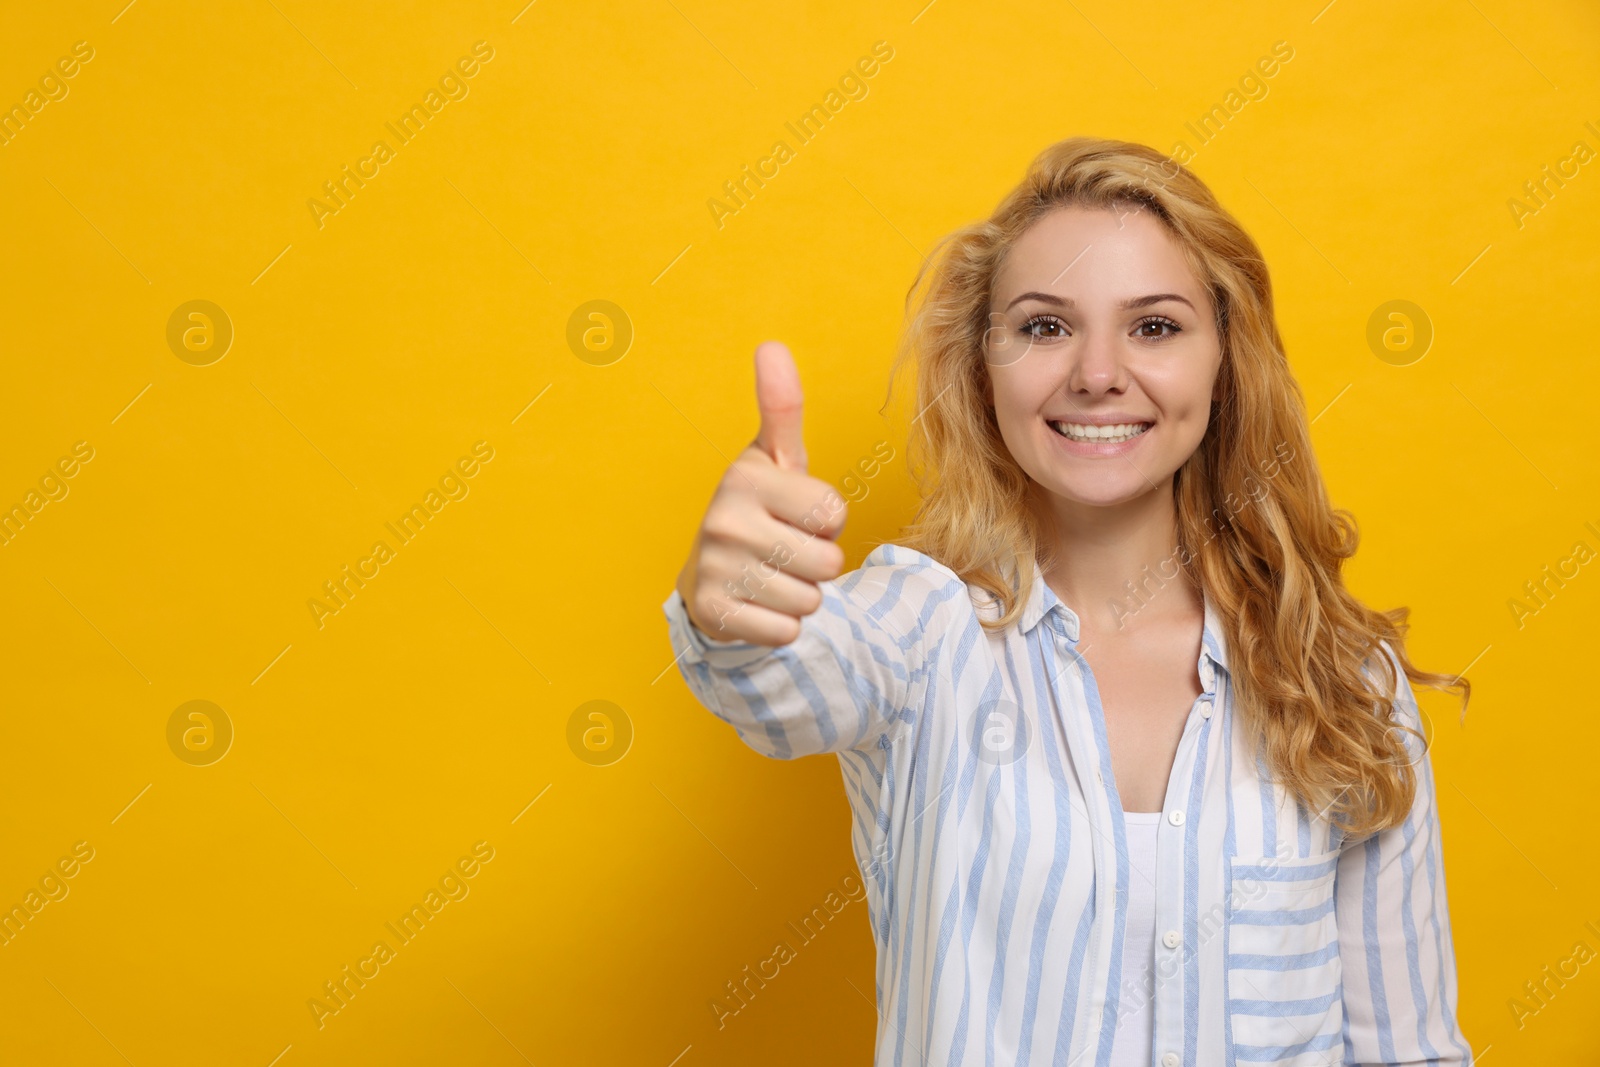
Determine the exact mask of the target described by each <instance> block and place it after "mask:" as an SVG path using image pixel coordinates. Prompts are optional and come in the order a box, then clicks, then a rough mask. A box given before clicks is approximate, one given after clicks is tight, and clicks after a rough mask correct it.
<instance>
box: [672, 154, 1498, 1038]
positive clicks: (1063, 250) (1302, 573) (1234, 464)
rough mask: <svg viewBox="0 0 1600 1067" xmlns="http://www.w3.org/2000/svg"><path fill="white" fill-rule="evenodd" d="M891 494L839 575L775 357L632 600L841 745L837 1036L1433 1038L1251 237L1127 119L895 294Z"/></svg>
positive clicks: (1445, 919)
mask: <svg viewBox="0 0 1600 1067" xmlns="http://www.w3.org/2000/svg"><path fill="white" fill-rule="evenodd" d="M908 305H909V306H910V310H911V315H910V318H909V325H908V329H907V332H906V336H905V340H904V344H903V347H902V350H901V352H900V357H899V360H898V362H897V364H896V370H898V369H900V367H902V366H906V365H910V366H913V367H914V369H915V371H916V376H915V380H916V397H917V404H916V407H917V410H918V412H919V415H918V417H917V420H916V425H915V427H914V431H913V433H912V434H911V437H910V440H909V446H910V450H911V455H912V457H913V469H914V471H915V472H916V475H917V480H918V483H919V486H920V489H921V497H922V499H921V504H920V507H919V509H918V512H917V515H916V521H915V523H914V524H913V525H912V526H911V527H910V528H909V529H908V530H907V531H906V533H905V536H903V537H902V538H901V539H900V540H899V541H898V543H894V544H883V545H879V546H878V547H877V548H875V549H874V550H873V551H872V552H871V554H870V555H868V556H867V558H866V560H865V562H864V563H863V565H862V566H861V567H860V568H859V569H858V570H855V571H853V572H851V573H849V574H844V575H841V571H842V569H843V566H844V553H843V552H842V550H841V549H840V548H839V546H838V545H837V544H836V543H835V539H836V538H837V536H838V534H839V532H840V530H841V528H842V526H843V523H844V519H845V507H844V501H843V500H842V499H841V498H840V496H839V494H838V493H837V492H835V491H833V490H832V488H831V487H830V486H828V485H827V484H826V483H825V482H822V481H819V480H817V479H815V478H813V477H811V476H810V475H808V474H807V473H806V461H805V449H804V446H803V443H802V437H801V422H800V416H801V390H800V383H799V377H798V373H797V371H796V369H795V365H794V362H793V360H792V358H791V357H790V355H789V353H788V351H787V350H786V349H785V348H784V347H783V346H782V345H780V344H777V343H774V342H768V343H766V344H764V345H762V346H761V347H760V348H758V349H757V351H756V381H757V386H756V388H757V397H758V404H759V408H760V413H761V424H760V433H759V435H758V436H757V438H756V440H755V441H754V442H753V443H752V444H751V445H750V447H749V448H747V449H746V450H745V451H744V452H743V453H742V454H741V455H740V456H739V458H738V459H737V460H736V461H735V462H734V464H733V466H732V467H731V468H730V469H729V471H728V472H727V474H726V475H725V476H724V477H723V479H722V481H721V484H720V485H719V486H718V487H717V490H716V493H715V496H714V497H713V499H712V500H711V503H710V505H709V506H708V508H707V510H706V513H705V519H704V522H703V524H702V525H701V528H700V530H699V532H698V534H697V535H696V537H695V540H694V544H693V548H692V549H691V551H690V554H689V559H688V562H687V563H686V564H685V566H684V568H683V571H682V573H681V575H680V576H679V579H678V584H677V588H676V589H675V590H674V591H673V593H672V594H671V595H670V596H669V597H668V598H667V601H666V603H665V604H664V605H663V608H664V610H665V612H666V615H667V618H668V620H669V623H670V634H671V638H672V642H673V645H674V647H675V649H676V650H677V651H678V652H679V653H680V659H679V665H680V670H681V671H682V673H683V677H684V679H685V680H686V681H687V683H688V684H689V686H690V688H691V689H692V690H693V692H694V694H695V696H696V697H697V698H698V699H699V700H700V702H701V703H703V704H704V705H705V706H706V707H707V708H708V709H709V710H710V711H711V712H713V713H714V714H716V715H717V716H719V717H720V718H722V719H724V720H726V721H727V722H728V723H730V724H731V725H732V726H733V727H734V729H735V730H736V731H738V734H739V736H740V737H741V738H742V739H743V740H744V741H745V743H747V744H748V745H749V746H750V747H752V748H754V749H755V750H756V751H758V752H762V753H764V754H766V755H768V756H773V757H777V758H782V759H790V758H795V757H798V756H804V755H810V754H814V753H822V752H832V753H835V754H837V756H838V758H839V761H840V764H841V766H842V768H843V772H844V780H845V785H846V789H847V793H848V796H849V800H850V804H851V807H852V809H853V812H854V816H855V818H854V826H853V836H852V844H853V847H854V851H855V854H856V858H857V862H858V863H859V864H860V867H861V872H862V875H863V879H864V881H865V884H866V888H867V899H868V904H869V908H870V920H871V925H872V930H873V934H874V936H875V939H876V942H877V994H878V1009H879V1024H878V1035H877V1048H876V1056H875V1063H876V1064H878V1065H880V1067H884V1065H890V1064H893V1065H896V1067H898V1065H910V1064H924V1063H926V1064H963V1065H965V1064H972V1065H979V1064H981V1065H985V1067H992V1065H997V1064H998V1065H1010V1064H1077V1065H1083V1067H1090V1065H1094V1067H1133V1065H1139V1067H1151V1065H1159V1067H1178V1065H1180V1064H1182V1065H1184V1067H1222V1065H1228V1067H1232V1065H1235V1064H1240V1065H1243V1064H1279V1065H1294V1067H1300V1065H1311V1064H1318V1065H1332V1064H1341V1063H1346V1064H1423V1063H1427V1064H1467V1063H1470V1062H1471V1059H1472V1051H1471V1048H1470V1047H1469V1044H1468V1042H1467V1039H1466V1038H1465V1036H1463V1035H1462V1033H1461V1031H1460V1029H1459V1027H1458V1025H1457V1021H1456V968H1455V957H1454V949H1453V945H1452V939H1451V931H1450V918H1449V911H1448V905H1447V898H1446V893H1445V871H1444V862H1443V851H1442V845H1441V834H1440V825H1439V818H1438V810H1437V804H1436V799H1435V796H1436V794H1435V787H1434V781H1433V774H1432V767H1431V762H1430V760H1429V757H1428V752H1427V743H1426V736H1425V732H1424V730H1423V724H1422V722H1421V715H1420V711H1419V708H1418V705H1417V703H1416V700H1415V697H1414V694H1413V692H1412V689H1411V686H1410V682H1409V681H1407V679H1410V680H1412V681H1416V682H1419V683H1423V684H1427V685H1429V686H1432V687H1434V688H1439V689H1446V690H1451V691H1455V692H1458V693H1459V694H1460V696H1461V698H1462V699H1463V700H1465V699H1466V698H1467V696H1468V695H1469V693H1470V687H1469V686H1468V684H1467V683H1466V682H1465V681H1463V680H1460V679H1456V680H1452V679H1451V678H1450V677H1449V676H1447V675H1442V674H1433V673H1428V672H1423V671H1420V670H1418V669H1417V668H1415V667H1414V666H1413V665H1412V664H1411V662H1410V660H1409V658H1408V657H1407V655H1406V652H1405V647H1404V640H1403V639H1404V635H1405V632H1406V629H1407V624H1406V621H1405V620H1406V618H1407V615H1408V611H1407V609H1404V608H1398V609H1394V610H1392V611H1388V612H1379V611H1375V610H1373V609H1371V608H1368V607H1367V606H1365V605H1364V604H1362V603H1361V602H1359V601H1358V600H1357V599H1356V598H1355V597H1354V596H1352V595H1351V594H1350V592H1349V591H1348V590H1347V589H1346V588H1345V586H1344V583H1343V581H1342V578H1341V574H1340V571H1341V568H1342V566H1343V564H1344V562H1345V560H1347V559H1349V558H1350V557H1351V556H1352V555H1353V554H1354V552H1355V549H1356V543H1357V540H1358V538H1357V532H1356V526H1355V523H1354V521H1353V520H1352V519H1351V518H1350V517H1349V515H1348V514H1347V513H1345V512H1342V511H1339V510H1336V509H1334V508H1333V507H1332V506H1331V504H1330V503H1329V500H1328V495H1327V491H1326V489H1325V487H1324V485H1323V482H1322V478H1321V476H1320V474H1319V472H1318V468H1317V464H1316V460H1315V458H1314V456H1313V455H1312V450H1311V442H1310V438H1309V435H1308V430H1307V419H1306V413H1305V406H1304V403H1303V400H1302V397H1301V394H1300V390H1299V387H1298V386H1297V385H1296V383H1295V381H1294V378H1293V376H1292V375H1291V372H1290V368H1289V364H1288V361H1287V358H1286V356H1285V353H1284V346H1283V342H1282V340H1281V338H1280V337H1279V334H1278V329H1277V325H1276V323H1275V321H1274V316H1273V305H1272V290H1271V283H1270V280H1269V277H1268V273H1267V267H1266V263H1265V262H1264V260H1263V259H1262V256H1261V252H1260V251H1259V249H1258V248H1257V247H1256V245H1255V243H1254V242H1253V241H1252V240H1251V238H1250V237H1249V236H1248V235H1247V234H1246V233H1245V232H1244V230H1243V229H1242V228H1241V227H1240V225H1239V223H1238V222H1237V221H1235V220H1234V218H1233V217H1232V216H1231V215H1229V214H1228V213H1227V212H1226V211H1224V210H1223V208H1222V207H1221V206H1219V204H1218V203H1217V201H1216V200H1215V198H1214V197H1213V196H1212V194H1211V192H1210V191H1209V190H1208V189H1207V188H1206V187H1205V185H1204V184H1202V183H1201V182H1200V180H1199V179H1198V178H1196V177H1195V176H1194V175H1193V174H1191V173H1190V172H1189V171H1187V170H1185V169H1183V168H1182V167H1180V166H1178V165H1177V164H1175V163H1173V162H1172V161H1171V160H1169V159H1168V158H1167V157H1165V156H1163V155H1161V154H1160V153H1158V152H1156V151H1154V150H1152V149H1149V148H1146V147H1144V146H1142V145H1137V144H1129V143H1124V142H1119V141H1108V140H1100V139H1090V138H1075V139H1071V140H1067V141H1063V142H1061V143H1059V144H1056V145H1053V146H1051V147H1050V148H1048V149H1047V150H1045V151H1044V152H1043V153H1041V154H1040V155H1039V156H1038V157H1037V158H1036V159H1035V161H1034V162H1033V164H1032V166H1031V167H1030V168H1029V170H1028V172H1027V174H1026V176H1025V177H1024V179H1023V180H1022V182H1021V184H1020V185H1018V187H1017V188H1016V189H1015V190H1014V191H1013V192H1011V193H1010V194H1009V195H1008V196H1007V197H1006V198H1005V199H1004V201H1003V202H1002V203H1001V204H1000V205H999V207H998V208H997V209H996V210H995V212H994V213H993V215H992V216H991V217H990V218H989V219H988V220H986V221H984V222H981V223H978V224H976V225H973V226H970V227H968V228H965V229H962V230H959V231H957V232H956V233H954V234H952V235H950V236H949V237H947V238H946V239H945V240H944V241H943V242H941V244H940V246H939V247H938V248H937V249H936V250H935V252H934V254H933V255H931V256H930V257H929V259H928V261H927V262H926V263H925V264H924V265H923V268H922V270H921V272H920V273H919V275H918V278H917V281H916V282H915V283H914V284H913V285H912V287H911V291H910V293H909V294H908Z"/></svg>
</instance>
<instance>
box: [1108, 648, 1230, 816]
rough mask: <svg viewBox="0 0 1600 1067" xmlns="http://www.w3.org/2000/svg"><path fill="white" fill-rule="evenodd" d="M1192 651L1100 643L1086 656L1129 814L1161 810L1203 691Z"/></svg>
mask: <svg viewBox="0 0 1600 1067" xmlns="http://www.w3.org/2000/svg"><path fill="white" fill-rule="evenodd" d="M1197 657H1198V642H1196V647H1195V648H1193V649H1191V648H1189V647H1188V646H1187V645H1184V646H1183V647H1182V648H1181V649H1179V648H1177V647H1176V646H1175V645H1173V644H1172V643H1165V644H1159V643H1151V642H1134V641H1120V642H1119V641H1115V640H1107V639H1101V640H1098V641H1094V642H1092V643H1091V644H1090V646H1089V647H1088V649H1087V650H1086V651H1085V652H1084V660H1085V661H1086V662H1087V664H1088V666H1089V672H1090V676H1091V680H1090V681H1089V682H1086V684H1093V685H1094V686H1095V688H1096V690H1097V691H1098V695H1099V698H1100V706H1101V710H1102V712H1103V714H1104V716H1105V730H1106V743H1107V746H1108V747H1109V749H1110V751H1111V768H1112V773H1113V775H1114V776H1115V778H1116V785H1117V792H1118V795H1119V796H1120V798H1121V801H1122V807H1123V810H1125V811H1146V812H1148V811H1160V810H1161V805H1162V801H1163V799H1164V798H1165V797H1166V794H1167V783H1168V779H1169V777H1170V775H1171V772H1172V766H1173V760H1174V758H1175V757H1176V755H1177V751H1178V743H1179V740H1180V739H1181V738H1182V736H1183V729H1184V723H1185V721H1186V720H1187V719H1188V717H1189V711H1190V709H1191V708H1192V707H1193V706H1194V703H1195V701H1196V700H1197V699H1198V698H1199V697H1200V695H1201V693H1202V691H1203V689H1202V685H1201V680H1200V676H1199V673H1198V671H1197V670H1196V666H1195V664H1196V659H1197Z"/></svg>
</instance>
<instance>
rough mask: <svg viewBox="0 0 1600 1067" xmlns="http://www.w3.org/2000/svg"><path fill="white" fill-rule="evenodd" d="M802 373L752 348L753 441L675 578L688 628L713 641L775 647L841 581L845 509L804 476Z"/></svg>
mask: <svg viewBox="0 0 1600 1067" xmlns="http://www.w3.org/2000/svg"><path fill="white" fill-rule="evenodd" d="M801 402H802V394H801V391H800V372H799V370H798V369H797V368H796V367H795V364H794V357H793V356H791V355H790V354H789V349H788V348H786V347H785V346H784V345H782V344H781V343H779V342H777V341H767V342H764V343H763V344H761V345H760V346H758V347H757V348H756V406H757V408H758V409H759V410H760V412H761V428H760V430H759V431H758V432H757V434H756V439H755V440H754V441H752V442H751V443H750V445H749V446H748V447H747V448H745V450H744V451H743V452H741V453H740V454H739V456H738V458H737V459H735V460H734V461H733V465H732V466H731V467H729V468H728V470H727V472H726V473H725V474H723V476H722V481H721V482H720V483H718V485H717V491H716V493H715V495H713V496H712V498H711V503H710V504H709V505H707V507H706V513H705V518H704V520H703V521H702V522H701V523H700V530H699V532H698V533H696V535H695V539H694V545H693V547H692V548H691V549H690V551H689V559H688V562H686V563H685V564H684V566H683V570H682V571H681V572H680V573H679V575H678V586H677V588H678V592H679V593H680V594H681V595H682V596H683V603H684V607H685V608H686V609H687V611H688V615H689V621H690V622H692V623H694V626H695V628H696V629H698V630H699V631H700V632H701V633H702V634H704V635H705V636H707V637H709V638H711V639H712V640H714V641H747V642H750V643H751V644H757V645H769V646H773V647H776V646H780V645H786V644H788V643H789V642H791V641H793V640H794V639H795V638H796V637H798V636H800V620H801V619H802V618H803V617H805V616H807V615H809V614H811V613H812V612H814V611H816V610H817V609H818V608H819V607H821V606H822V591H821V590H820V589H818V588H817V586H818V583H820V582H824V581H829V580H831V579H833V578H837V577H838V576H839V575H840V574H841V573H842V571H843V568H844V550H843V549H841V548H840V547H839V546H838V545H837V544H835V543H834V539H835V538H837V537H838V536H839V533H840V532H841V531H842V530H843V529H844V520H845V501H844V498H843V497H842V496H841V495H840V494H839V492H838V491H837V490H836V489H834V488H833V486H831V485H829V484H828V483H827V482H824V481H821V480H819V479H816V478H813V477H811V476H810V475H809V474H807V473H806V448H805V442H804V440H802V438H801V434H800V413H801V406H802V404H801Z"/></svg>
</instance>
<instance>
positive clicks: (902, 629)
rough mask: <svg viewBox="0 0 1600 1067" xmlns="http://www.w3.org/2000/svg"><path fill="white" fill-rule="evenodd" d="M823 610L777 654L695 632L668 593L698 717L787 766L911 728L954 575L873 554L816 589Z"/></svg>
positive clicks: (678, 599) (924, 561) (906, 555)
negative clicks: (702, 711) (702, 710)
mask: <svg viewBox="0 0 1600 1067" xmlns="http://www.w3.org/2000/svg"><path fill="white" fill-rule="evenodd" d="M818 588H819V590H820V591H821V593H822V606H821V607H820V608H819V609H818V610H817V611H815V612H813V613H811V614H809V615H806V616H805V617H803V618H802V619H801V620H800V634H799V636H798V637H796V638H795V640H793V641H792V642H790V643H789V644H786V645H781V646H778V647H776V648H773V647H769V646H766V645H756V644H749V643H746V642H743V641H716V640H712V639H711V638H709V637H707V636H706V635H705V634H703V633H702V632H701V631H700V630H699V629H698V628H697V627H696V626H695V625H694V623H693V622H691V621H690V619H689V616H688V613H687V612H686V611H685V610H684V603H683V597H682V595H681V594H680V593H679V592H678V591H677V590H674V591H673V592H672V594H671V595H670V596H668V597H667V599H666V602H665V603H663V604H662V606H661V607H662V610H663V611H664V612H665V613H666V616H667V621H668V624H669V626H668V629H669V634H670V637H671V640H672V647H673V651H674V652H675V653H677V654H678V669H679V671H680V672H681V673H682V674H683V678H684V681H685V682H687V683H688V685H689V688H690V689H691V690H692V691H693V692H694V695H695V697H696V698H697V699H698V700H699V701H700V703H701V704H703V705H704V706H705V707H706V709H707V710H708V711H710V712H712V713H713V714H714V715H716V716H717V717H718V718H720V719H722V720H723V721H724V722H727V723H729V724H731V725H732V726H733V728H734V729H735V730H736V731H738V734H739V737H740V738H741V739H742V740H743V741H744V742H745V744H747V745H749V746H750V747H751V748H753V749H755V750H756V751H757V752H760V753H761V754H762V755H765V756H771V757H774V758H777V759H793V758H795V757H798V756H806V755H811V754H814V753H818V752H838V751H842V750H844V749H851V748H856V749H859V748H868V747H871V746H873V745H875V744H877V743H878V741H879V739H880V738H882V737H884V736H885V735H887V734H889V732H890V731H891V730H893V729H894V728H895V727H896V725H897V724H901V723H909V722H911V721H912V720H913V718H914V715H915V711H914V709H915V708H916V707H917V705H918V704H919V703H920V700H921V694H922V693H923V692H924V690H925V687H926V681H927V673H928V667H929V665H930V664H931V662H932V661H933V655H932V653H933V649H934V648H935V647H936V645H937V644H938V642H939V640H940V639H941V637H942V636H943V634H944V632H945V630H946V628H947V624H946V619H947V618H948V616H947V613H946V612H945V611H944V606H945V605H946V604H949V603H951V602H953V601H954V600H955V598H957V597H960V596H964V595H965V591H966V586H965V584H964V583H963V582H962V581H961V580H960V578H958V577H957V576H956V575H955V573H954V572H953V571H951V570H949V569H948V568H946V567H944V566H943V565H942V564H939V563H937V562H935V561H934V560H933V559H931V558H930V557H928V556H926V555H924V554H923V553H921V552H915V551H912V550H911V549H907V548H903V547H901V546H898V545H879V546H878V547H877V548H875V549H874V550H873V551H872V553H871V554H870V555H868V556H867V558H866V561H865V562H864V563H863V564H862V566H861V568H860V569H859V570H856V571H852V572H851V573H849V574H846V575H844V576H842V577H840V578H838V579H835V580H833V581H825V582H822V583H820V584H819V585H818Z"/></svg>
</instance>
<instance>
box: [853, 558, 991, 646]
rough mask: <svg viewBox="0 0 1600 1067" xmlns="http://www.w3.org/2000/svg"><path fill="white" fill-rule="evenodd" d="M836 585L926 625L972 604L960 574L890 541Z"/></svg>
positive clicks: (885, 611) (884, 609) (884, 610)
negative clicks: (936, 617) (936, 616)
mask: <svg viewBox="0 0 1600 1067" xmlns="http://www.w3.org/2000/svg"><path fill="white" fill-rule="evenodd" d="M836 584H837V585H838V587H839V589H840V591H841V592H844V593H848V594H854V595H856V596H858V597H860V598H862V599H865V600H867V601H869V602H873V603H874V604H875V605H876V606H877V608H878V611H879V612H880V613H881V614H890V613H894V614H897V615H902V616H906V615H909V616H911V617H913V618H914V619H915V621H916V622H918V623H920V624H921V625H923V626H926V625H927V623H928V622H929V621H930V619H931V617H932V616H933V615H934V614H944V613H947V612H949V611H950V610H952V609H957V610H958V609H960V608H962V607H970V605H971V600H970V597H969V595H968V589H967V583H966V582H964V581H963V580H962V579H961V576H960V575H959V574H957V573H956V572H955V571H953V570H951V569H950V568H949V567H947V566H946V565H945V564H943V563H940V562H939V561H938V560H936V559H934V558H933V557H932V556H930V555H928V554H927V553H925V552H920V551H918V550H916V549H913V548H907V547H906V546H904V545H897V544H892V543H887V542H886V543H884V544H880V545H878V546H877V547H876V548H874V549H873V550H872V551H871V552H869V553H868V554H867V558H866V559H865V560H863V561H862V563H861V566H860V567H858V568H857V569H856V570H854V571H851V572H850V573H848V574H845V575H843V576H842V577H840V578H839V579H837V583H836ZM908 621H909V620H908Z"/></svg>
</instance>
